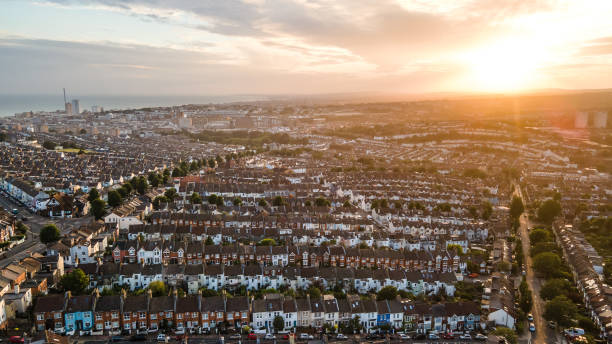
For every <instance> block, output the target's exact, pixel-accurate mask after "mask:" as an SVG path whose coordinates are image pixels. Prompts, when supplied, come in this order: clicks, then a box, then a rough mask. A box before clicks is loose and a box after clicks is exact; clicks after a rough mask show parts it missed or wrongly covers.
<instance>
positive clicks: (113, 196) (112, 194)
mask: <svg viewBox="0 0 612 344" xmlns="http://www.w3.org/2000/svg"><path fill="white" fill-rule="evenodd" d="M120 204H121V195H120V194H119V192H117V191H116V190H113V191H109V193H108V205H110V206H111V207H116V206H118V205H120Z"/></svg>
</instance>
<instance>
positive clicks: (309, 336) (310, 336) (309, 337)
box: [299, 333, 314, 339]
mask: <svg viewBox="0 0 612 344" xmlns="http://www.w3.org/2000/svg"><path fill="white" fill-rule="evenodd" d="M299 338H300V339H314V337H313V336H312V335H311V334H308V333H300V336H299Z"/></svg>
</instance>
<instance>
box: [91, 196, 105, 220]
mask: <svg viewBox="0 0 612 344" xmlns="http://www.w3.org/2000/svg"><path fill="white" fill-rule="evenodd" d="M105 208H106V202H104V200H101V199H99V198H98V199H95V200H94V201H93V202H91V213H92V214H93V216H94V217H95V219H96V220H99V219H101V218H102V216H104V214H106V209H105Z"/></svg>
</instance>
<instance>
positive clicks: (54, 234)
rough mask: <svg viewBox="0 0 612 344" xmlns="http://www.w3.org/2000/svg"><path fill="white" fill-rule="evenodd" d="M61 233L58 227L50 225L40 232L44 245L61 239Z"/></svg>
mask: <svg viewBox="0 0 612 344" xmlns="http://www.w3.org/2000/svg"><path fill="white" fill-rule="evenodd" d="M61 235H62V234H61V233H60V230H59V229H58V228H57V226H56V225H54V224H52V223H50V224H48V225H46V226H44V227H43V228H42V229H41V230H40V241H41V242H42V243H43V244H48V243H51V242H56V241H58V240H59V239H60V237H61Z"/></svg>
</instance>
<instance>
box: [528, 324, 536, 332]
mask: <svg viewBox="0 0 612 344" xmlns="http://www.w3.org/2000/svg"><path fill="white" fill-rule="evenodd" d="M535 330H536V329H535V324H534V323H532V322H531V323H529V332H535Z"/></svg>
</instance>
